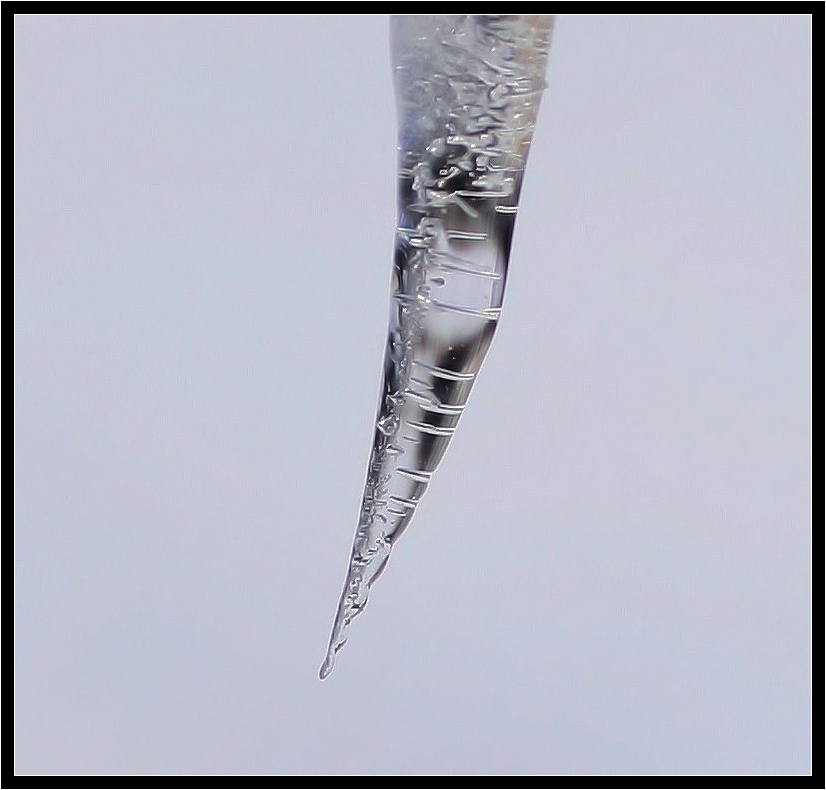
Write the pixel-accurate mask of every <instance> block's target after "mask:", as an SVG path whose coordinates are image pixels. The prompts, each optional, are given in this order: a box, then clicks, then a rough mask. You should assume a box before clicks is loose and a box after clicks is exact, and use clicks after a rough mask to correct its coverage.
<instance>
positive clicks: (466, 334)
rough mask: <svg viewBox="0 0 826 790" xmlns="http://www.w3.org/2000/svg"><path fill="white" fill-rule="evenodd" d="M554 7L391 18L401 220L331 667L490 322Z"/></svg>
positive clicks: (435, 454)
mask: <svg viewBox="0 0 826 790" xmlns="http://www.w3.org/2000/svg"><path fill="white" fill-rule="evenodd" d="M552 28H553V17H548V16H412V17H394V18H393V19H392V21H391V29H390V31H391V32H390V35H391V45H392V57H393V67H394V81H395V90H396V103H397V116H398V128H399V139H398V150H399V159H398V224H397V227H396V236H395V257H394V262H393V279H392V296H391V303H390V325H389V331H388V337H387V347H386V350H385V356H384V379H383V384H382V390H381V399H380V403H379V412H378V415H377V417H376V428H375V435H374V439H373V447H372V451H371V454H370V462H369V466H368V470H367V483H366V485H365V488H364V498H363V500H362V505H361V513H360V514H359V520H358V527H357V529H356V535H355V538H354V540H353V549H352V555H351V558H350V564H349V567H348V570H347V579H346V582H345V585H344V591H343V592H342V595H341V601H340V602H339V606H338V610H337V612H336V618H335V622H334V623H333V629H332V633H331V635H330V643H329V647H328V649H327V655H326V657H325V659H324V663H323V664H322V666H321V670H320V672H319V675H320V677H321V678H322V679H324V678H325V677H327V675H329V674H330V672H331V671H332V669H333V663H334V661H335V656H336V653H337V652H338V651H339V650H340V649H341V648H342V647H343V646H344V643H345V642H346V641H347V636H348V634H347V631H348V628H349V626H350V623H351V622H352V620H353V618H354V617H355V616H356V615H357V614H359V613H360V612H361V611H362V610H363V609H364V607H365V605H366V603H367V596H368V591H369V589H370V586H371V585H372V584H373V582H375V581H376V579H377V578H378V577H379V575H380V574H381V572H382V571H383V570H384V567H385V565H386V564H387V560H388V558H389V556H390V552H391V550H392V548H393V545H394V544H395V542H396V541H397V540H398V538H399V536H400V535H401V534H402V532H404V530H405V528H406V527H407V525H408V524H409V523H410V520H411V518H412V517H413V514H414V513H415V511H416V506H417V505H418V503H419V501H420V500H421V498H422V495H423V494H424V492H425V490H426V489H427V485H428V483H429V482H430V478H431V476H432V474H433V472H434V470H435V469H436V467H437V466H438V464H439V462H440V461H441V459H442V456H443V455H444V452H445V450H446V449H447V446H448V444H449V442H450V439H451V437H452V435H453V431H454V430H455V429H456V425H457V423H458V422H459V417H460V416H461V414H462V411H463V410H464V408H465V404H466V403H467V399H468V395H469V394H470V390H471V387H472V386H473V383H474V381H475V380H476V375H477V373H478V372H479V368H480V367H481V365H482V361H483V360H484V358H485V355H486V353H487V350H488V347H489V346H490V343H491V340H492V338H493V333H494V331H495V330H496V325H497V322H498V320H499V314H500V311H501V308H502V299H503V297H504V293H505V283H506V280H507V274H508V262H509V258H510V249H511V240H512V237H513V229H514V223H515V221H516V211H517V207H518V204H519V193H520V189H521V186H522V177H523V175H524V172H525V163H526V161H527V157H528V151H529V149H530V144H531V140H532V137H533V130H534V124H535V121H536V115H537V111H538V109H539V101H540V98H541V95H542V90H543V88H544V85H545V80H544V78H545V65H546V61H547V56H548V49H549V47H550V40H551V32H552Z"/></svg>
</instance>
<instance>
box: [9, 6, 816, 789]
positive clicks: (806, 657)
mask: <svg viewBox="0 0 826 790" xmlns="http://www.w3.org/2000/svg"><path fill="white" fill-rule="evenodd" d="M811 65H812V63H811V19H810V17H808V16H797V17H765V16H762V17H745V18H743V17H716V18H701V17H691V18H667V19H663V18H656V17H645V18H624V17H609V18H601V17H586V18H581V17H579V18H578V17H572V18H568V17H563V18H561V19H560V20H558V24H557V29H556V32H555V36H554V43H553V48H552V53H551V58H550V64H549V71H548V90H547V92H546V94H545V97H544V101H543V105H542V111H541V115H540V118H539V123H538V128H537V133H536V138H535V142H534V147H533V150H532V153H531V160H530V162H529V166H528V172H527V177H526V184H525V188H524V192H523V196H522V211H521V213H520V217H519V221H518V223H517V233H516V240H515V247H514V251H513V258H512V269H511V275H510V279H509V291H508V294H507V298H506V300H505V309H504V313H503V319H502V322H501V326H500V329H499V332H498V335H497V337H496V340H495V341H494V344H493V348H492V349H491V352H490V355H489V357H488V360H487V362H486V364H485V368H484V370H483V371H482V374H481V376H480V379H479V382H478V383H477V386H476V389H475V391H474V394H473V396H472V398H471V402H470V406H469V407H468V410H467V412H466V414H465V416H464V417H463V420H462V424H461V426H460V428H459V430H458V431H457V433H456V437H455V439H454V440H453V443H452V446H451V448H450V450H449V452H448V454H447V456H446V458H445V460H444V462H443V464H442V467H441V468H440V470H439V471H438V473H437V474H436V475H435V476H434V480H433V483H432V484H431V487H430V490H429V492H428V494H427V496H426V498H425V500H424V502H423V503H422V505H421V506H420V508H419V512H418V513H417V516H416V518H415V519H414V522H413V524H412V526H411V528H410V530H409V531H408V532H407V533H406V535H405V537H404V539H403V540H402V541H401V542H400V544H399V545H398V547H397V550H396V552H395V553H394V555H393V557H392V559H391V561H390V565H389V567H388V570H387V573H386V574H385V575H384V576H383V577H382V579H381V581H380V582H379V583H378V584H377V585H376V587H375V588H374V589H373V595H372V598H371V604H370V607H369V608H368V610H367V612H366V613H365V614H364V615H363V616H362V617H361V618H359V620H358V621H357V622H356V623H355V625H354V628H353V630H352V632H351V639H350V642H349V643H348V645H347V647H346V648H345V649H344V651H343V652H342V653H340V654H339V660H338V664H337V666H336V670H335V671H334V673H333V674H332V676H331V677H330V678H329V679H328V680H327V681H325V682H324V683H320V682H319V681H318V679H317V675H316V673H317V671H318V667H319V664H320V663H321V659H322V657H323V653H324V647H325V645H326V640H327V637H328V633H329V628H330V625H331V622H332V618H333V613H334V609H335V605H336V603H337V601H338V596H339V594H340V591H341V585H342V583H343V579H344V572H345V567H346V562H347V559H348V556H349V551H350V543H351V540H352V536H353V530H354V528H355V519H356V515H357V512H358V508H359V503H360V498H361V493H362V486H363V482H364V474H365V469H366V463H367V453H368V449H369V445H370V441H371V438H372V423H373V417H374V411H375V406H376V400H377V394H378V386H379V375H380V367H381V357H382V353H383V347H384V333H385V323H386V318H387V311H388V303H387V297H388V292H389V284H390V282H389V277H390V261H391V245H392V228H393V224H394V218H395V210H394V200H395V180H394V164H395V113H394V107H393V95H392V87H391V77H390V67H389V52H388V34H387V20H386V18H384V17H369V18H359V17H347V18H335V17H314V18H301V17H291V18H279V17H231V18H226V17H202V18H198V17H195V18H193V17H183V18H180V17H179V18H163V19H159V18H152V17H141V18H130V17H117V18H98V17H80V18H73V17H49V16H45V17H16V19H15V75H14V78H15V207H14V208H15V288H14V299H15V302H14V331H15V335H14V339H15V374H14V385H15V398H14V407H15V461H14V463H15V467H14V471H15V489H14V506H15V665H14V667H15V741H16V744H15V768H16V770H17V771H18V772H38V773H40V772H42V773H47V772H49V773H50V772H108V773H120V772H152V773H157V772H169V773H177V772H194V773H200V772H251V773H288V772H295V773H349V772H360V773H379V772H385V773H423V772H424V773H430V772H456V773H476V772H500V773H501V772H518V773H545V772H568V773H580V772H587V773H602V772H663V773H671V772H701V771H704V772H706V771H710V772H796V773H799V772H804V773H805V772H808V771H810V770H811V746H810V737H811V725H810V716H811V690H810V684H811V656H810V650H811V623H810V618H811V606H810V598H811V570H810V564H811V535H810V533H811V501H812V500H811V493H812V492H811V254H812V249H811V230H812V223H811V197H812V195H811V142H812V138H811V76H810V75H811Z"/></svg>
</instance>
